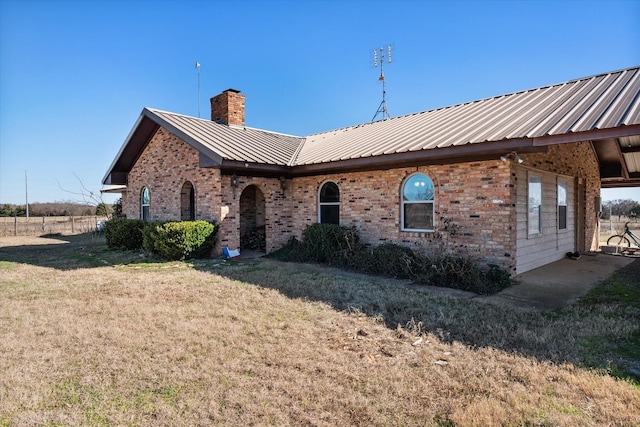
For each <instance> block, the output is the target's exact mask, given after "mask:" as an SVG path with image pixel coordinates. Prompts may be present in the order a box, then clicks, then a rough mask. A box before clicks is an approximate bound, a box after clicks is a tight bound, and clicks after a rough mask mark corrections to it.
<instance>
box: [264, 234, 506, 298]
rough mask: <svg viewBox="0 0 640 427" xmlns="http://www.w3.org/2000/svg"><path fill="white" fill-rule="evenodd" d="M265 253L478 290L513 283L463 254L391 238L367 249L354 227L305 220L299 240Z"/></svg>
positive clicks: (484, 292)
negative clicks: (419, 248) (413, 246)
mask: <svg viewBox="0 0 640 427" xmlns="http://www.w3.org/2000/svg"><path fill="white" fill-rule="evenodd" d="M269 257H271V258H274V259H278V260H281V261H293V262H318V263H323V264H329V265H334V266H339V267H346V268H350V269H353V270H357V271H360V272H363V273H367V274H374V275H384V276H389V277H395V278H401V279H409V280H413V281H415V282H416V283H420V284H425V285H432V286H442V287H448V288H454V289H462V290H465V291H471V292H475V293H478V294H482V295H488V294H492V293H495V292H498V291H500V290H502V289H505V288H507V287H509V286H511V285H512V284H513V282H512V281H511V277H510V275H509V273H508V272H506V271H504V270H501V269H500V268H499V267H497V266H495V265H491V266H488V268H484V269H483V268H480V266H479V265H478V264H477V262H476V261H475V260H474V259H473V258H471V257H469V256H464V255H456V254H451V253H447V252H443V251H436V252H433V253H418V252H416V251H414V250H412V249H410V248H407V247H405V246H400V245H397V244H393V243H384V244H382V245H379V246H376V247H373V248H368V247H364V246H362V245H361V244H360V242H359V237H358V234H357V232H356V231H355V230H354V229H352V228H347V227H342V226H338V225H331V224H313V225H310V226H309V227H307V228H306V229H305V230H304V232H303V234H302V242H300V241H298V240H296V239H291V240H289V242H288V243H287V244H286V245H285V246H283V247H282V248H280V249H278V250H277V251H275V252H272V253H271V254H269Z"/></svg>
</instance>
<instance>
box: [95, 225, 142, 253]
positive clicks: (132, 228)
mask: <svg viewBox="0 0 640 427" xmlns="http://www.w3.org/2000/svg"><path fill="white" fill-rule="evenodd" d="M143 227H144V222H143V221H141V220H139V219H125V218H114V219H110V220H109V221H107V222H106V223H105V224H104V235H105V237H106V239H107V246H108V247H110V248H112V249H129V250H130V249H140V248H142V229H143Z"/></svg>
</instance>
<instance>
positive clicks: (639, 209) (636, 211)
mask: <svg viewBox="0 0 640 427" xmlns="http://www.w3.org/2000/svg"><path fill="white" fill-rule="evenodd" d="M629 216H632V217H634V218H635V219H636V220H638V218H640V203H636V204H635V206H634V207H632V208H631V215H629Z"/></svg>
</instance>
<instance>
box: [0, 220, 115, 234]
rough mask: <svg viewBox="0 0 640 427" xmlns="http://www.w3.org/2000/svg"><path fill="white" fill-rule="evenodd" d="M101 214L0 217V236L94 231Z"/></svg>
mask: <svg viewBox="0 0 640 427" xmlns="http://www.w3.org/2000/svg"><path fill="white" fill-rule="evenodd" d="M106 220H107V217H102V216H96V215H91V216H40V217H29V218H26V217H0V237H6V236H43V235H46V234H82V233H88V232H92V231H96V229H97V228H98V224H99V223H100V222H101V221H106Z"/></svg>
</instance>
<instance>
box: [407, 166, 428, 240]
mask: <svg viewBox="0 0 640 427" xmlns="http://www.w3.org/2000/svg"><path fill="white" fill-rule="evenodd" d="M416 175H422V176H424V177H425V178H427V179H428V180H429V182H430V183H431V188H432V189H433V194H432V195H431V199H430V200H405V199H404V189H405V186H406V185H407V183H408V182H409V181H410V180H411V178H413V177H414V176H416ZM435 191H436V189H435V185H434V183H433V180H432V179H431V177H430V176H429V175H427V174H426V173H424V172H416V173H412V174H411V175H409V176H407V177H406V178H405V179H404V181H403V182H402V185H401V186H400V231H409V232H420V233H432V232H433V231H434V230H435V222H436V220H435V198H436V195H435ZM413 204H430V205H431V228H405V226H404V225H405V206H406V205H413Z"/></svg>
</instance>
